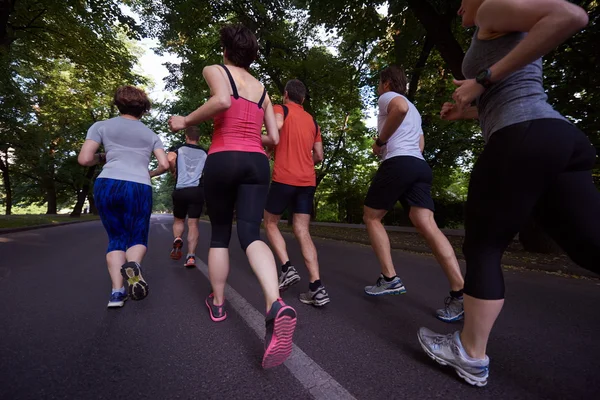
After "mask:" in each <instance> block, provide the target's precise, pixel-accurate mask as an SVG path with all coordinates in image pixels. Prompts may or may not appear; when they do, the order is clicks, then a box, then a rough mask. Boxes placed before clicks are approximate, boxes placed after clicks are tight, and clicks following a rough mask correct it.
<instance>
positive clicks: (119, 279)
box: [106, 250, 127, 289]
mask: <svg viewBox="0 0 600 400" xmlns="http://www.w3.org/2000/svg"><path fill="white" fill-rule="evenodd" d="M126 262H127V259H126V258H125V252H124V251H120V250H116V251H111V252H110V253H107V254H106V264H107V265H108V274H109V275H110V280H111V281H112V288H113V289H121V288H122V287H123V276H122V275H121V266H122V265H123V264H125V263H126Z"/></svg>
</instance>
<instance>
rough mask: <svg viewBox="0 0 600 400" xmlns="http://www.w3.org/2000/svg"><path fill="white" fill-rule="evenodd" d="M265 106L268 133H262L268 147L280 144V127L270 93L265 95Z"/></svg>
mask: <svg viewBox="0 0 600 400" xmlns="http://www.w3.org/2000/svg"><path fill="white" fill-rule="evenodd" d="M263 108H264V110H265V117H264V123H265V127H266V128H267V134H266V135H262V137H261V140H262V144H263V146H267V147H273V146H277V145H278V144H279V129H278V128H277V121H276V120H275V112H274V111H273V104H271V99H270V98H269V95H267V96H266V97H265V102H264V103H263Z"/></svg>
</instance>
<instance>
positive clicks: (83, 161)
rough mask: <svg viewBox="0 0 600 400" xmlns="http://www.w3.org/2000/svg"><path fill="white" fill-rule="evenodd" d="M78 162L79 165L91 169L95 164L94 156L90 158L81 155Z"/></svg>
mask: <svg viewBox="0 0 600 400" xmlns="http://www.w3.org/2000/svg"><path fill="white" fill-rule="evenodd" d="M77 162H78V163H79V165H83V166H84V167H90V166H92V164H93V163H94V156H92V157H89V156H88V155H85V154H83V153H79V156H77Z"/></svg>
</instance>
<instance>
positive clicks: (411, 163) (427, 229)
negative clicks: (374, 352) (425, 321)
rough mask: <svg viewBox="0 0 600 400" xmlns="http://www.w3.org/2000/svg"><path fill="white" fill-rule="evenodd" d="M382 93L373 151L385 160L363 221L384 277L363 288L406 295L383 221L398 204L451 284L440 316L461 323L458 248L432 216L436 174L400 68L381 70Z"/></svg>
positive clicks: (376, 293) (372, 292)
mask: <svg viewBox="0 0 600 400" xmlns="http://www.w3.org/2000/svg"><path fill="white" fill-rule="evenodd" d="M378 93H379V95H380V97H379V102H378V103H379V115H378V124H377V131H378V134H379V136H378V137H377V139H376V141H375V143H374V144H373V152H374V153H375V154H376V155H377V156H379V157H380V158H381V159H382V160H383V162H382V163H381V165H380V167H379V169H378V170H377V173H376V174H375V177H374V178H373V181H372V182H371V186H370V187H369V191H368V193H367V197H366V199H365V208H364V216H363V219H364V221H365V224H366V226H367V231H368V233H369V238H370V239H371V245H372V247H373V250H374V251H375V254H376V256H377V259H378V260H379V263H380V264H381V275H380V277H379V279H378V280H377V282H376V284H375V285H373V286H367V287H365V293H367V294H368V295H371V296H381V295H386V294H401V293H405V292H406V288H405V287H404V284H403V283H402V280H401V279H400V278H399V277H398V276H397V275H396V270H395V268H394V264H393V261H392V254H391V247H390V240H389V237H388V235H387V232H386V230H385V228H384V226H383V223H382V220H383V217H385V215H386V214H387V213H388V211H390V210H392V209H393V208H394V206H395V204H396V202H397V201H400V202H401V204H402V206H403V208H404V209H405V210H407V211H409V217H410V220H411V222H412V223H413V225H414V226H415V227H416V228H417V231H418V232H419V233H420V234H421V235H422V236H423V238H424V239H425V240H426V241H427V244H428V245H429V247H431V249H432V251H433V254H434V255H435V258H436V259H437V261H438V262H439V263H440V264H441V265H442V268H443V270H444V272H445V273H446V276H447V277H448V280H449V281H450V296H449V297H447V298H446V301H445V307H444V308H443V309H440V310H437V317H438V318H439V319H440V320H442V321H446V322H453V321H459V320H461V319H463V302H462V289H463V286H464V280H463V277H462V273H461V272H460V268H459V265H458V261H457V260H456V255H455V254H454V249H453V248H452V246H451V245H450V243H449V242H448V239H447V238H446V236H444V234H443V233H442V232H441V231H440V230H439V228H438V226H437V224H436V222H435V220H434V218H433V211H434V205H433V200H432V198H431V181H432V174H431V168H430V167H429V165H428V164H427V163H426V162H425V159H424V158H423V154H422V151H423V147H424V144H425V142H424V139H423V130H422V129H421V116H420V115H419V111H417V109H416V108H415V106H414V105H413V104H412V103H411V102H410V101H409V100H408V99H407V98H406V97H405V96H404V94H405V93H406V76H405V75H404V72H403V71H402V70H401V69H399V68H397V67H388V68H386V69H384V70H383V71H381V75H380V81H379V87H378Z"/></svg>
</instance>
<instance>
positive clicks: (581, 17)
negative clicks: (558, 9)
mask: <svg viewBox="0 0 600 400" xmlns="http://www.w3.org/2000/svg"><path fill="white" fill-rule="evenodd" d="M573 14H574V15H573V25H574V26H576V27H577V29H583V28H585V27H586V26H587V25H588V23H589V21H590V17H589V16H588V13H587V12H586V11H585V10H584V9H583V8H580V7H577V11H576V12H574V13H573Z"/></svg>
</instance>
